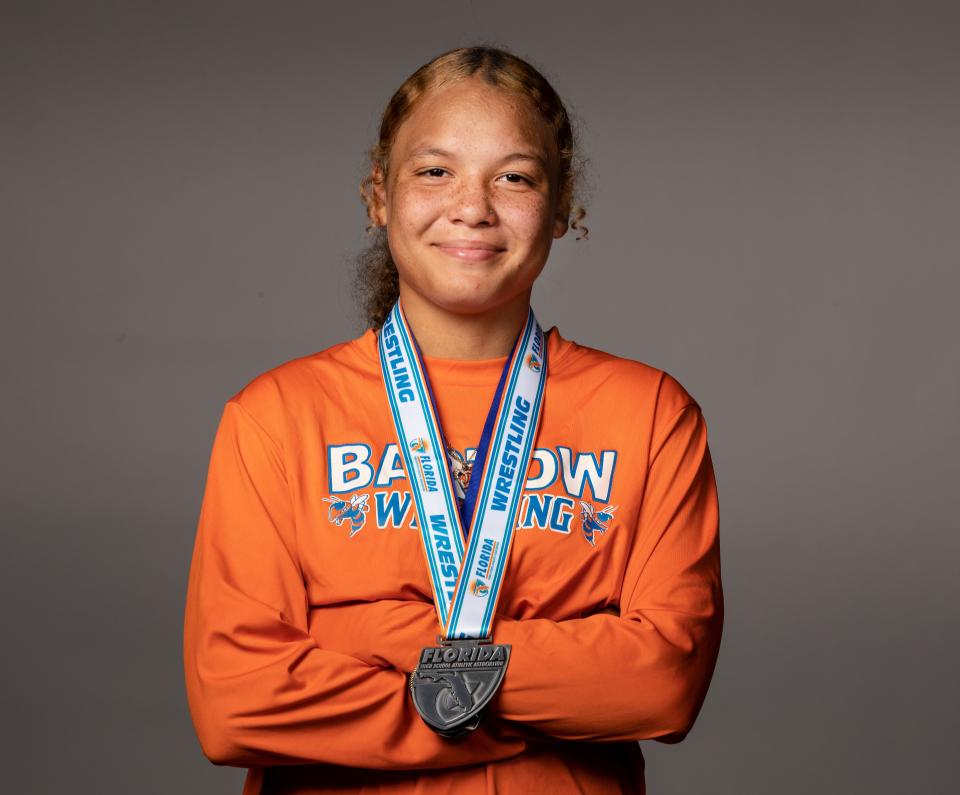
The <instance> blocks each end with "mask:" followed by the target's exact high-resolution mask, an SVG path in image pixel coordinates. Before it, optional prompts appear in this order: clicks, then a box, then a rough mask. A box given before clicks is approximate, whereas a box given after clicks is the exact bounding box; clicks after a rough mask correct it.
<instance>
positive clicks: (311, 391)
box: [227, 331, 379, 441]
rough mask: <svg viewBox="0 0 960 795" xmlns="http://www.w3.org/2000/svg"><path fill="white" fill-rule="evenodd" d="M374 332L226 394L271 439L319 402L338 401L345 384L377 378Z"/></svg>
mask: <svg viewBox="0 0 960 795" xmlns="http://www.w3.org/2000/svg"><path fill="white" fill-rule="evenodd" d="M375 346H376V343H375V336H374V335H373V332H372V331H367V332H365V333H364V334H363V335H361V336H360V337H358V338H356V339H353V340H347V341H345V342H340V343H337V344H335V345H331V346H330V347H329V348H325V349H323V350H320V351H317V352H315V353H311V354H308V355H306V356H299V357H296V358H293V359H289V360H288V361H285V362H283V363H281V364H279V365H276V366H275V367H271V368H270V369H269V370H266V371H264V372H262V373H260V374H259V375H257V376H256V377H254V378H252V379H251V380H250V381H249V382H247V383H246V384H245V385H244V386H243V387H242V388H241V389H240V390H239V391H237V392H236V393H235V394H234V395H233V396H231V397H230V398H229V400H228V401H227V402H228V403H232V404H236V405H237V406H238V407H239V408H240V409H241V410H242V411H243V413H245V414H247V415H248V416H249V417H250V418H251V419H253V420H254V421H255V422H256V423H257V424H259V425H260V426H261V427H262V428H263V429H265V430H266V432H267V433H268V434H270V435H271V436H272V437H274V438H275V439H276V440H278V441H279V440H281V439H282V438H283V437H284V436H286V435H287V433H288V432H289V430H290V429H291V426H292V425H295V424H297V423H298V421H299V419H302V418H303V417H304V416H308V415H309V416H316V414H317V412H318V411H322V406H323V404H324V402H325V401H329V400H342V399H343V395H344V394H345V392H346V393H349V391H350V389H351V385H360V384H362V383H364V382H368V381H370V382H373V381H375V380H376V378H377V377H378V376H379V369H378V367H377V365H376V359H375V350H376V347H375Z"/></svg>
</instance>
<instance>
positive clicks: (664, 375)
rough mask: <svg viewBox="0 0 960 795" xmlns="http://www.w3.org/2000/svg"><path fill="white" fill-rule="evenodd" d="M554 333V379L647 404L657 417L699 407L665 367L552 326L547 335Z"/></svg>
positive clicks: (624, 399)
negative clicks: (566, 336)
mask: <svg viewBox="0 0 960 795" xmlns="http://www.w3.org/2000/svg"><path fill="white" fill-rule="evenodd" d="M554 335H556V341H555V344H554V346H553V347H554V348H555V350H556V354H555V361H556V368H554V366H553V361H554V360H553V359H552V360H551V365H550V368H551V376H552V375H554V373H556V375H557V377H558V379H560V380H563V381H567V382H569V383H570V384H575V385H577V388H578V389H586V390H591V391H593V390H602V391H603V392H604V393H607V395H608V396H609V397H610V398H612V399H613V400H615V401H616V402H618V403H621V404H622V403H627V404H630V405H634V406H637V405H646V406H649V407H650V409H651V410H653V411H655V414H656V415H657V417H661V418H669V417H671V416H674V415H676V414H677V413H679V412H680V411H681V410H683V409H684V408H685V407H687V406H695V407H697V408H698V409H699V404H698V403H697V401H696V400H695V399H694V398H693V397H692V396H691V394H690V393H689V392H688V391H687V389H686V388H685V387H684V386H683V384H682V383H681V382H680V380H679V379H678V378H676V377H675V376H674V375H673V374H672V373H670V372H668V371H667V370H664V369H662V368H659V367H655V366H653V365H651V364H648V363H647V362H643V361H640V360H639V359H631V358H629V357H626V356H618V355H616V354H613V353H608V352H607V351H602V350H599V349H597V348H591V347H589V346H587V345H581V344H580V343H577V342H574V341H572V340H567V339H564V338H563V337H562V336H560V334H559V333H558V331H557V329H556V328H553V329H551V337H553V336H554ZM551 355H554V353H553V351H551Z"/></svg>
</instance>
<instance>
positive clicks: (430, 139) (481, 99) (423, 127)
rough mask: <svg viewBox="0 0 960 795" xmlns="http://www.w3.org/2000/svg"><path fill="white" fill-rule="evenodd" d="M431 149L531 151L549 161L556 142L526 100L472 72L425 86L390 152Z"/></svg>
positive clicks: (401, 153) (404, 153) (493, 152)
mask: <svg viewBox="0 0 960 795" xmlns="http://www.w3.org/2000/svg"><path fill="white" fill-rule="evenodd" d="M431 147H432V148H439V149H444V150H447V151H452V152H454V153H459V154H464V155H470V154H480V153H489V154H490V155H491V156H495V155H496V154H498V153H500V154H502V153H506V152H513V151H517V150H530V151H533V152H535V153H538V154H540V155H541V156H542V157H543V158H544V159H545V160H550V159H552V157H553V156H554V153H555V149H556V142H555V140H554V135H553V131H552V130H551V128H550V127H549V125H548V124H547V123H546V121H544V119H543V117H542V116H541V115H540V114H539V113H538V112H537V111H536V109H535V108H533V106H532V105H531V103H530V102H529V100H527V99H525V98H524V97H522V96H519V95H517V94H515V93H514V92H511V91H506V90H504V89H501V88H497V87H496V86H491V85H490V84H489V83H487V82H486V81H484V80H483V79H482V78H479V77H476V76H474V77H470V78H466V79H463V80H458V81H456V82H453V83H448V84H446V85H441V86H437V87H434V88H432V89H429V90H428V91H427V92H426V94H424V96H423V97H422V98H421V99H420V101H419V102H418V103H417V105H416V107H415V108H414V109H413V111H411V113H410V115H409V116H408V117H407V118H406V119H405V120H404V121H403V123H402V124H401V125H400V128H399V130H398V131H397V135H396V138H395V139H394V142H393V150H394V151H393V153H392V154H393V155H394V156H395V157H399V158H404V157H407V156H410V155H412V154H414V153H416V152H421V151H424V150H425V149H429V148H431Z"/></svg>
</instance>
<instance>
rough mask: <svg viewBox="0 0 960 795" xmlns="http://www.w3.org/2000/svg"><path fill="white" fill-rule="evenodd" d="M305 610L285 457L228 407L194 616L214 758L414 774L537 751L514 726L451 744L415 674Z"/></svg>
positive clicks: (193, 697) (202, 713)
mask: <svg viewBox="0 0 960 795" xmlns="http://www.w3.org/2000/svg"><path fill="white" fill-rule="evenodd" d="M307 612H308V611H307V598H306V589H305V587H304V582H303V576H302V572H301V568H300V565H299V561H298V557H297V549H296V544H295V528H294V516H293V510H292V500H291V497H290V490H289V485H288V482H287V477H286V474H285V467H284V459H283V454H282V451H281V449H280V447H279V446H278V445H277V444H276V443H275V442H274V441H273V439H272V438H271V437H270V436H269V435H268V434H267V432H266V431H265V430H264V429H263V428H262V427H261V426H260V424H259V423H258V422H257V421H256V420H255V419H253V417H251V416H250V414H249V413H248V412H247V411H246V410H245V409H244V408H243V407H242V406H241V405H240V404H239V403H237V402H235V401H230V402H228V403H227V404H226V406H225V408H224V411H223V415H222V418H221V420H220V425H219V428H218V429H217V433H216V437H215V440H214V443H213V450H212V453H211V458H210V465H209V470H208V475H207V483H206V488H205V491H204V497H203V504H202V507H201V511H200V519H199V524H198V528H197V535H196V541H195V544H194V550H193V560H192V564H191V569H190V577H189V584H188V587H187V598H186V609H185V616H184V648H183V653H184V671H185V678H186V689H187V699H188V704H189V708H190V713H191V717H192V719H193V722H194V726H195V729H196V732H197V736H198V738H199V740H200V745H201V747H202V749H203V752H204V754H205V755H206V756H207V758H208V759H210V761H212V762H214V763H215V764H219V765H236V766H241V767H261V766H270V765H282V764H310V763H331V764H338V765H349V766H359V767H366V768H380V769H391V768H392V769H408V768H420V767H432V768H437V767H452V766H457V765H464V764H474V763H478V762H485V761H491V760H497V759H506V758H509V757H512V756H516V755H517V754H519V753H521V752H522V751H523V750H524V749H525V748H526V741H525V740H523V739H521V738H520V737H519V736H517V734H516V733H515V732H511V731H510V729H509V727H508V726H507V725H505V724H503V723H502V722H501V723H499V724H495V725H492V726H490V727H487V728H485V729H484V730H483V731H482V732H480V731H479V730H478V731H477V732H473V733H472V735H471V736H470V737H469V738H466V739H465V741H463V742H458V743H450V742H448V741H445V740H444V739H443V738H441V737H440V736H439V735H437V734H436V733H434V732H433V731H431V730H430V728H429V727H427V726H426V725H425V724H424V723H423V721H422V720H421V719H420V718H419V716H418V715H417V714H416V712H415V710H414V708H413V706H412V704H411V703H410V699H409V698H408V697H407V687H406V675H405V674H404V673H402V672H400V671H398V670H395V669H388V668H383V667H381V666H378V665H376V664H370V663H368V662H363V661H361V660H359V659H356V658H354V657H352V656H349V655H347V654H344V653H341V652H339V651H334V650H332V649H327V648H321V646H320V645H319V644H318V642H317V640H316V639H315V637H314V636H313V635H311V634H310V629H309V627H308V617H307ZM314 623H316V622H314Z"/></svg>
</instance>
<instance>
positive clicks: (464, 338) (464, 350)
mask: <svg viewBox="0 0 960 795" xmlns="http://www.w3.org/2000/svg"><path fill="white" fill-rule="evenodd" d="M400 303H401V305H402V306H403V314H404V317H406V319H407V322H408V323H409V324H410V329H411V331H413V335H414V337H416V339H417V344H418V345H419V346H420V350H421V351H422V352H423V355H424V356H432V357H436V358H440V359H461V360H465V359H497V358H499V357H501V356H509V355H510V352H511V351H512V350H513V343H514V342H515V341H516V339H517V334H518V333H519V332H520V329H521V328H522V326H523V323H524V322H525V321H526V319H527V311H528V309H529V306H530V292H529V291H527V292H526V293H524V294H522V295H519V296H517V298H516V299H513V300H511V301H510V302H508V303H506V304H504V305H502V306H499V307H497V308H496V309H495V310H493V311H491V312H484V313H481V314H477V315H462V314H458V313H456V312H450V311H448V310H445V309H443V308H442V307H438V306H436V305H435V304H431V303H429V302H428V301H425V300H424V299H423V298H421V297H420V296H419V295H417V294H416V293H415V292H413V291H412V290H405V289H404V285H402V284H401V285H400Z"/></svg>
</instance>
